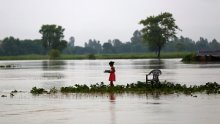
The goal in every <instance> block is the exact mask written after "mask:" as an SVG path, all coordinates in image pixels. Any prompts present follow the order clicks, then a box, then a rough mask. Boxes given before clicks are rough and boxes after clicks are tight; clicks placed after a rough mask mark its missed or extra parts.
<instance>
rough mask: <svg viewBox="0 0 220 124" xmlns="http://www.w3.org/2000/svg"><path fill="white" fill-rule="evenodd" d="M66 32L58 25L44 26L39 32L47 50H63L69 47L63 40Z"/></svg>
mask: <svg viewBox="0 0 220 124" xmlns="http://www.w3.org/2000/svg"><path fill="white" fill-rule="evenodd" d="M64 30H65V29H64V28H62V27H61V26H57V25H43V26H42V27H41V29H40V31H39V32H40V33H41V34H42V41H43V46H44V47H45V48H46V49H47V50H50V49H57V50H60V51H61V50H63V49H64V48H65V47H66V46H67V42H66V41H65V40H63V38H64V35H63V32H64Z"/></svg>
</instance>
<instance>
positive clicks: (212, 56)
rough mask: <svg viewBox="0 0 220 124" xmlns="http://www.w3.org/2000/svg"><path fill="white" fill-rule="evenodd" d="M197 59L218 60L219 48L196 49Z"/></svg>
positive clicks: (219, 57)
mask: <svg viewBox="0 0 220 124" xmlns="http://www.w3.org/2000/svg"><path fill="white" fill-rule="evenodd" d="M196 60H197V61H220V50H213V51H212V50H209V51H198V52H197V55H196Z"/></svg>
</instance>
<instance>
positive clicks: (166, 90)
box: [31, 81, 220, 94]
mask: <svg viewBox="0 0 220 124" xmlns="http://www.w3.org/2000/svg"><path fill="white" fill-rule="evenodd" d="M45 91H46V90H44V89H42V88H36V87H33V88H32V90H31V93H32V94H42V93H57V92H58V90H56V89H55V88H52V89H50V91H47V92H45ZM59 91H60V92H61V93H108V92H114V93H147V94H173V93H183V94H192V93H207V94H220V85H219V84H218V83H216V82H214V83H210V82H208V83H206V84H205V85H194V86H186V85H181V84H174V83H170V82H166V81H165V82H162V83H158V84H154V85H152V84H146V83H145V82H137V83H131V84H127V85H116V86H114V87H111V86H109V85H105V84H104V83H103V82H101V83H100V84H99V83H96V84H91V85H90V86H87V85H85V84H83V85H80V84H76V85H74V86H69V87H61V88H60V90H59Z"/></svg>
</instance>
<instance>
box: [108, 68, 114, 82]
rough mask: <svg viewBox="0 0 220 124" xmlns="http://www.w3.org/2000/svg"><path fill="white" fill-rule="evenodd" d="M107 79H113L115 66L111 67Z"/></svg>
mask: <svg viewBox="0 0 220 124" xmlns="http://www.w3.org/2000/svg"><path fill="white" fill-rule="evenodd" d="M109 81H115V68H114V67H111V70H110V75H109Z"/></svg>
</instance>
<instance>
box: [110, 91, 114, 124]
mask: <svg viewBox="0 0 220 124" xmlns="http://www.w3.org/2000/svg"><path fill="white" fill-rule="evenodd" d="M115 100H116V97H115V94H114V93H110V94H109V101H110V108H109V110H110V116H111V117H110V122H111V124H116V121H115V120H116V116H115V111H116V110H115V102H116V101H115Z"/></svg>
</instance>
